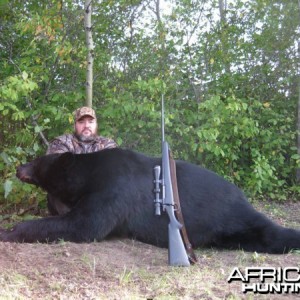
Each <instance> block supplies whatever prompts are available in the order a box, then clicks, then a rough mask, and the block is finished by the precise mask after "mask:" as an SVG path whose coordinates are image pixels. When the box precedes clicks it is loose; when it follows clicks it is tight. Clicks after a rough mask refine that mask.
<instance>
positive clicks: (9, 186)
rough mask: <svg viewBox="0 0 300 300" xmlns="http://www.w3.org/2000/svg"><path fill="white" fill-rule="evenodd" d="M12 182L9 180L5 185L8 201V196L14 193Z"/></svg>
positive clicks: (5, 194)
mask: <svg viewBox="0 0 300 300" xmlns="http://www.w3.org/2000/svg"><path fill="white" fill-rule="evenodd" d="M12 185H13V183H12V181H11V180H9V179H7V180H6V181H5V183H4V198H5V199H6V198H7V196H8V195H9V194H10V192H11V191H12Z"/></svg>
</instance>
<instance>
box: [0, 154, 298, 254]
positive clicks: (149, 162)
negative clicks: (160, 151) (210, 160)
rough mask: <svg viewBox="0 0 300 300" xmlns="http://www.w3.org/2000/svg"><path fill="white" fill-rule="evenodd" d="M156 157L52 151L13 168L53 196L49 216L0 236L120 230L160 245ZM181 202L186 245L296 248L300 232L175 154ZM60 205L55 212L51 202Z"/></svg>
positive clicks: (93, 236)
mask: <svg viewBox="0 0 300 300" xmlns="http://www.w3.org/2000/svg"><path fill="white" fill-rule="evenodd" d="M160 163H161V159H160V158H151V157H148V156H145V155H143V154H140V153H137V152H134V151H131V150H124V149H120V148H116V149H109V150H103V151H100V152H96V153H91V154H71V153H64V154H52V155H46V156H42V157H39V158H37V159H35V160H33V161H32V162H30V163H28V164H25V165H22V166H20V167H19V168H18V171H17V176H18V177H19V178H20V179H21V180H22V181H24V182H28V183H31V184H35V185H37V186H40V187H42V188H43V189H45V190H46V191H47V192H48V193H50V194H51V195H52V196H53V199H56V203H54V204H58V205H57V206H56V212H57V215H56V216H51V217H46V218H41V219H37V220H31V221H25V222H23V223H20V224H18V225H16V226H15V227H14V228H13V229H11V230H7V231H6V230H1V231H0V241H10V242H36V241H40V242H52V241H56V240H59V239H63V240H65V241H73V242H90V241H95V240H96V241H101V240H103V239H104V238H106V237H108V236H110V235H126V236H129V237H132V238H135V239H137V240H140V241H142V242H145V243H149V244H153V245H156V246H160V247H167V246H168V223H169V219H168V216H167V215H166V214H162V215H161V216H155V213H154V193H153V188H154V184H153V168H154V166H155V165H158V164H160ZM176 173H177V179H178V190H179V196H180V200H181V208H182V212H183V216H184V219H185V225H186V229H187V232H188V234H189V239H190V241H191V243H192V245H193V246H194V247H205V246H206V247H207V246H209V247H211V246H214V247H220V248H228V249H244V250H245V251H257V252H267V253H285V252H288V251H290V250H291V249H295V248H300V231H297V230H294V229H288V228H283V227H281V226H279V225H277V224H275V223H273V222H272V221H271V220H269V219H267V218H266V217H265V216H264V215H262V214H261V213H259V212H257V211H256V210H255V209H254V208H253V207H252V206H251V205H250V203H249V202H248V201H247V199H246V198H245V196H244V194H243V193H242V192H241V191H240V190H239V189H238V188H237V187H236V186H235V185H233V184H231V183H229V182H227V181H226V180H224V179H223V178H221V177H220V176H218V175H216V174H215V173H213V172H211V171H209V170H206V169H204V168H201V167H199V166H196V165H193V164H190V163H187V162H184V161H176ZM61 206H63V212H64V213H62V214H60V213H61V212H60V211H59V207H61Z"/></svg>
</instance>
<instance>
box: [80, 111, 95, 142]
mask: <svg viewBox="0 0 300 300" xmlns="http://www.w3.org/2000/svg"><path fill="white" fill-rule="evenodd" d="M75 134H76V136H77V137H78V138H79V139H80V140H81V141H90V140H92V139H93V138H94V137H95V136H96V134H97V121H96V119H94V118H92V117H89V116H85V117H82V118H80V119H79V120H77V121H76V122H75Z"/></svg>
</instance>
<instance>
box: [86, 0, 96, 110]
mask: <svg viewBox="0 0 300 300" xmlns="http://www.w3.org/2000/svg"><path fill="white" fill-rule="evenodd" d="M84 12H85V14H84V26H85V37H86V46H87V49H88V54H87V69H86V83H85V85H86V100H85V104H86V106H88V107H92V104H93V63H94V42H93V36H92V0H85V4H84Z"/></svg>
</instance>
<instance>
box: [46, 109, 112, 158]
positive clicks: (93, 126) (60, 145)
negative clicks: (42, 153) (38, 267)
mask: <svg viewBox="0 0 300 300" xmlns="http://www.w3.org/2000/svg"><path fill="white" fill-rule="evenodd" d="M74 119H75V124H74V133H73V134H65V135H62V136H59V137H57V138H55V139H54V140H53V141H52V142H51V143H50V145H49V147H48V150H47V152H46V154H53V153H64V152H72V153H75V154H80V153H91V152H96V151H100V150H103V149H108V148H115V147H117V144H116V143H115V141H113V140H112V139H110V138H106V137H103V136H98V135H97V130H98V124H97V118H96V114H95V111H94V110H93V109H92V108H90V107H81V108H78V109H77V110H76V111H75V112H74Z"/></svg>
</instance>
